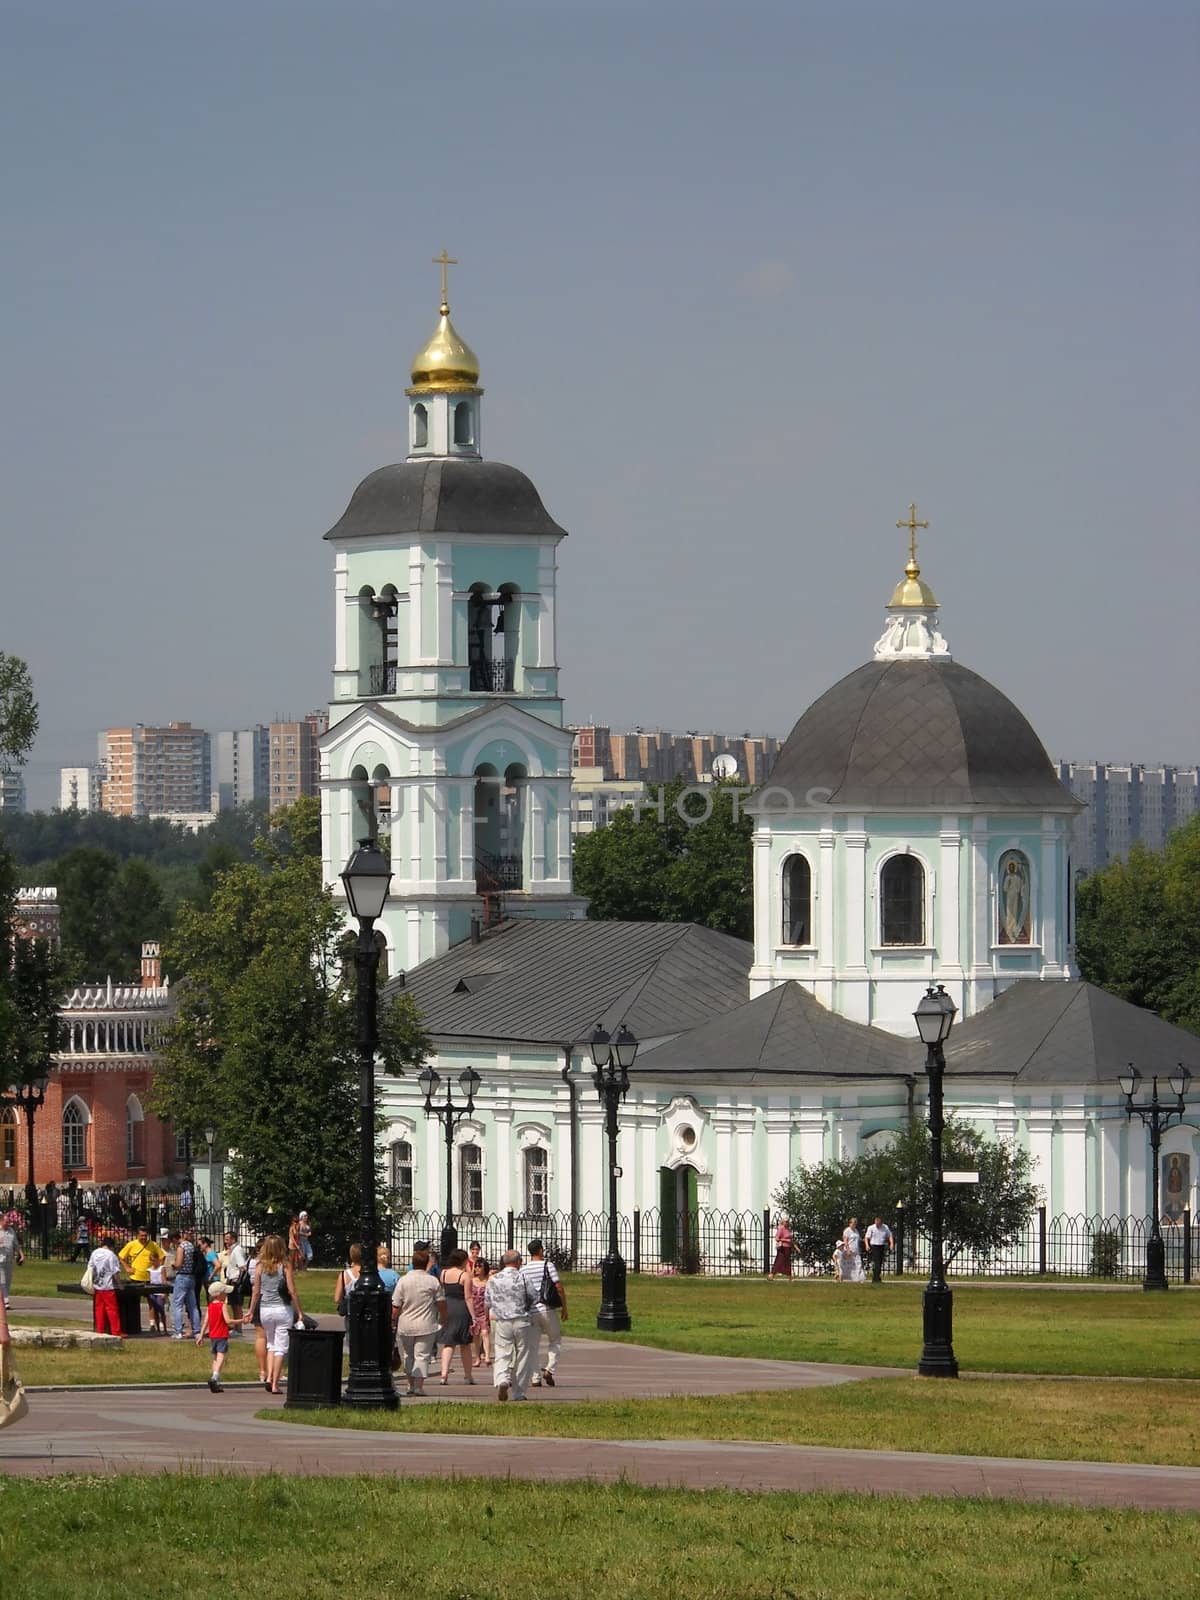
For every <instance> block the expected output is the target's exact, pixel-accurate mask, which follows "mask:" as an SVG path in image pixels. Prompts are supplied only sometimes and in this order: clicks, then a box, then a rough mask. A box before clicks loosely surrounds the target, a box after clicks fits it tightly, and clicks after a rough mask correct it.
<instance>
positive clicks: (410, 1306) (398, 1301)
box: [392, 1250, 446, 1398]
mask: <svg viewBox="0 0 1200 1600" xmlns="http://www.w3.org/2000/svg"><path fill="white" fill-rule="evenodd" d="M445 1320H446V1297H445V1295H444V1294H443V1293H442V1286H441V1284H440V1283H439V1282H438V1280H437V1279H436V1278H435V1277H434V1276H433V1274H432V1273H431V1272H430V1271H429V1252H428V1250H414V1251H413V1253H412V1264H411V1266H410V1267H409V1269H408V1271H407V1272H406V1273H405V1274H404V1276H403V1277H402V1278H400V1279H398V1280H397V1283H396V1287H395V1288H394V1289H393V1290H392V1334H393V1338H394V1340H395V1347H396V1349H397V1350H398V1351H399V1353H400V1358H401V1360H402V1362H403V1364H404V1374H405V1376H406V1378H407V1379H408V1393H409V1394H410V1395H412V1396H413V1397H414V1398H416V1397H419V1396H420V1395H423V1394H424V1393H425V1379H426V1378H427V1377H428V1375H429V1360H430V1357H431V1356H432V1354H433V1341H434V1339H435V1337H436V1336H437V1331H438V1329H439V1327H440V1326H441V1325H442V1323H444V1322H445Z"/></svg>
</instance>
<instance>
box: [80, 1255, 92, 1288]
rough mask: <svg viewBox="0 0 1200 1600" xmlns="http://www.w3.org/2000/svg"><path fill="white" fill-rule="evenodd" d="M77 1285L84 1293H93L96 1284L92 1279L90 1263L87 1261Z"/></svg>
mask: <svg viewBox="0 0 1200 1600" xmlns="http://www.w3.org/2000/svg"><path fill="white" fill-rule="evenodd" d="M79 1287H80V1288H81V1289H82V1290H83V1292H84V1294H95V1292H96V1285H95V1283H94V1282H93V1280H92V1263H91V1262H90V1261H89V1262H88V1264H87V1266H86V1267H84V1269H83V1277H82V1278H80V1280H79Z"/></svg>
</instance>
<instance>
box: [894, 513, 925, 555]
mask: <svg viewBox="0 0 1200 1600" xmlns="http://www.w3.org/2000/svg"><path fill="white" fill-rule="evenodd" d="M896 526H897V527H898V528H907V529H908V560H909V565H910V566H914V567H915V566H916V564H917V529H918V528H927V527H928V526H929V524H928V523H927V522H918V521H917V508H916V506H915V505H910V506H909V508H908V517H907V520H906V521H904V522H898V523H897V524H896Z"/></svg>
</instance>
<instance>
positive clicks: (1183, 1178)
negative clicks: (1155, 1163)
mask: <svg viewBox="0 0 1200 1600" xmlns="http://www.w3.org/2000/svg"><path fill="white" fill-rule="evenodd" d="M1191 1192H1192V1158H1191V1156H1190V1155H1181V1154H1180V1153H1179V1152H1178V1151H1176V1152H1174V1153H1173V1154H1172V1155H1169V1156H1163V1158H1162V1214H1163V1221H1164V1222H1174V1223H1180V1222H1182V1221H1183V1213H1184V1212H1185V1211H1186V1210H1187V1203H1188V1199H1189V1198H1190V1196H1191Z"/></svg>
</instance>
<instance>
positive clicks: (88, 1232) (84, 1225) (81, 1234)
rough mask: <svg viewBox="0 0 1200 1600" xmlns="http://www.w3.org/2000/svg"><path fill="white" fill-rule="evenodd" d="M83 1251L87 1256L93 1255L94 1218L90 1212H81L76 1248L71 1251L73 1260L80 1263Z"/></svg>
mask: <svg viewBox="0 0 1200 1600" xmlns="http://www.w3.org/2000/svg"><path fill="white" fill-rule="evenodd" d="M81 1251H82V1252H83V1253H84V1254H86V1255H91V1253H92V1218H91V1213H90V1212H88V1211H83V1212H80V1215H79V1221H78V1222H77V1223H76V1224H75V1247H74V1249H73V1250H72V1251H71V1260H72V1261H78V1260H79V1255H80V1252H81Z"/></svg>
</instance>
